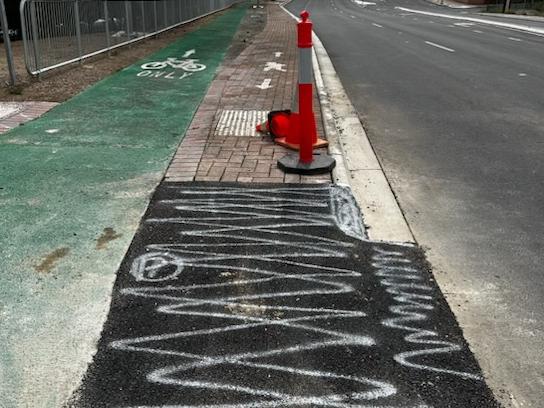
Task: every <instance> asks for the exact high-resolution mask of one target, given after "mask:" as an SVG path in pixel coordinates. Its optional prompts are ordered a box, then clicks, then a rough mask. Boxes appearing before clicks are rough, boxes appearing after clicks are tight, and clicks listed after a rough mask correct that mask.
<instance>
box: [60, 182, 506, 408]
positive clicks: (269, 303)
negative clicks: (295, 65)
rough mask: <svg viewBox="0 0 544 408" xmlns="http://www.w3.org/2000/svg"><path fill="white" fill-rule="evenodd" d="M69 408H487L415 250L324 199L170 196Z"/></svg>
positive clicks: (344, 202)
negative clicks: (378, 236)
mask: <svg viewBox="0 0 544 408" xmlns="http://www.w3.org/2000/svg"><path fill="white" fill-rule="evenodd" d="M70 406H75V407H92V408H96V407H217V408H219V407H222V408H227V407H232V408H234V407H241V408H246V407H247V408H249V407H252V408H259V407H405V408H408V407H414V408H415V407H418V408H422V407H463V408H466V407H497V406H498V404H497V403H496V402H495V401H494V400H493V398H492V396H491V393H490V391H489V389H488V388H487V386H486V384H485V382H484V380H483V379H482V377H481V371H480V369H479V367H478V364H477V362H476V361H475V359H474V357H473V356H472V354H471V353H470V352H469V350H468V347H467V344H466V342H465V340H464V339H463V337H462V334H461V331H460V329H459V327H458V325H457V323H456V321H455V319H454V317H453V315H452V313H451V312H450V310H449V308H448V306H447V304H446V302H445V301H444V298H443V296H442V294H441V293H440V291H439V289H438V287H437V285H436V284H435V282H434V280H433V278H432V275H431V274H430V271H429V267H428V265H427V263H426V261H425V258H424V256H423V254H422V252H421V250H420V249H418V248H417V247H413V246H402V245H390V244H384V243H376V242H369V241H367V240H366V239H365V237H364V231H363V229H362V227H361V223H360V220H359V219H358V217H357V209H356V207H355V204H354V202H353V198H352V196H351V195H350V193H349V192H348V191H347V190H345V189H343V188H341V187H332V186H324V185H318V186H315V185H314V186H308V185H306V186H300V185H281V186H277V185H272V186H243V185H236V184H220V185H218V184H196V183H189V184H180V183H165V184H163V185H161V187H160V188H159V189H158V190H157V192H156V194H155V196H154V198H153V200H152V202H151V205H150V207H149V209H148V211H147V213H146V215H145V217H144V220H143V222H142V224H141V226H140V229H139V230H138V232H137V234H136V237H135V238H134V241H133V243H132V245H131V247H130V250H129V251H128V253H127V255H126V258H125V260H124V261H123V263H122V265H121V268H120V270H119V273H118V277H117V281H116V284H115V288H114V293H113V301H112V305H111V310H110V314H109V317H108V320H107V322H106V324H105V327H104V330H103V333H102V338H101V340H100V343H99V346H98V352H97V354H96V355H95V358H94V361H93V363H92V364H91V366H90V367H89V369H88V372H87V375H86V376H85V378H84V381H83V384H82V386H81V387H80V389H79V390H78V392H77V393H76V395H75V396H74V401H73V402H72V403H71V404H70Z"/></svg>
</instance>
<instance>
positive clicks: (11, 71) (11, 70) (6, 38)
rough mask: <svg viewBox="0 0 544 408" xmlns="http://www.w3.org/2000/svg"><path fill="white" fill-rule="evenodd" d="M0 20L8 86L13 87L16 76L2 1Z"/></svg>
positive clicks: (1, 0)
mask: <svg viewBox="0 0 544 408" xmlns="http://www.w3.org/2000/svg"><path fill="white" fill-rule="evenodd" d="M0 20H1V21H0V23H1V25H2V32H3V33H4V47H6V58H7V59H8V71H9V84H10V85H11V86H13V85H15V82H17V76H16V75H15V64H14V63H13V51H12V49H11V40H10V38H9V27H8V18H7V16H6V8H5V6H4V0H0Z"/></svg>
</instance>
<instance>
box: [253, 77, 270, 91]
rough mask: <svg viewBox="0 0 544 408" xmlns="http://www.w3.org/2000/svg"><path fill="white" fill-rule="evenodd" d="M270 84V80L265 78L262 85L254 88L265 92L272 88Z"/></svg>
mask: <svg viewBox="0 0 544 408" xmlns="http://www.w3.org/2000/svg"><path fill="white" fill-rule="evenodd" d="M271 83H272V80H271V79H270V78H266V79H263V82H262V83H260V84H259V85H255V86H256V87H257V88H259V89H262V90H266V89H270V88H272V86H271V85H270V84H271Z"/></svg>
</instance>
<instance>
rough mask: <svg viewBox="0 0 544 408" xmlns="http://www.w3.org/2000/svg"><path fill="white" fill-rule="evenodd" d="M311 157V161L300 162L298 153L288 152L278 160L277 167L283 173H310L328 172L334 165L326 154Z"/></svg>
mask: <svg viewBox="0 0 544 408" xmlns="http://www.w3.org/2000/svg"><path fill="white" fill-rule="evenodd" d="M313 157H314V159H313V160H312V162H311V163H301V162H299V160H298V154H290V155H287V156H284V157H282V158H281V159H279V160H278V167H279V168H280V169H281V170H283V171H284V172H285V173H294V174H303V175H310V174H323V173H328V172H330V171H331V170H332V169H334V166H336V161H335V160H334V159H333V158H332V157H331V156H328V155H326V154H314V156H313Z"/></svg>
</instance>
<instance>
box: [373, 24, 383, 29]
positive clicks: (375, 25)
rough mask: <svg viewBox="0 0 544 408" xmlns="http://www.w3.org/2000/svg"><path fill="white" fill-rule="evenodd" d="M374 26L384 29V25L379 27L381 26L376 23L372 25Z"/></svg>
mask: <svg viewBox="0 0 544 408" xmlns="http://www.w3.org/2000/svg"><path fill="white" fill-rule="evenodd" d="M372 25H373V26H374V27H379V28H383V26H382V25H379V24H376V23H372Z"/></svg>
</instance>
